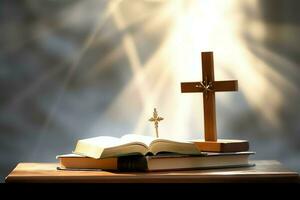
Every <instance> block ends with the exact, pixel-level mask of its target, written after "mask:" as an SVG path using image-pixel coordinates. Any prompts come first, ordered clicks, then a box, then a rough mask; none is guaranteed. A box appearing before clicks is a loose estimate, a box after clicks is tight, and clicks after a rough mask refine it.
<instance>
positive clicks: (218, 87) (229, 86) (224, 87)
mask: <svg viewBox="0 0 300 200" xmlns="http://www.w3.org/2000/svg"><path fill="white" fill-rule="evenodd" d="M213 88H214V91H215V92H227V91H238V81H237V80H233V81H214V82H213ZM198 91H199V90H198Z"/></svg>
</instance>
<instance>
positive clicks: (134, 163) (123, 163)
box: [118, 155, 148, 172]
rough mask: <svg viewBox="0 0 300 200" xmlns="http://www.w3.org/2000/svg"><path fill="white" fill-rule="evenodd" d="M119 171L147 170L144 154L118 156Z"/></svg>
mask: <svg viewBox="0 0 300 200" xmlns="http://www.w3.org/2000/svg"><path fill="white" fill-rule="evenodd" d="M118 170H119V171H127V172H128V171H147V170H148V165H147V159H146V157H145V156H140V155H136V156H123V157H119V158H118Z"/></svg>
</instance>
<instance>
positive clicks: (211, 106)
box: [181, 52, 248, 152]
mask: <svg viewBox="0 0 300 200" xmlns="http://www.w3.org/2000/svg"><path fill="white" fill-rule="evenodd" d="M201 56H202V81H198V82H184V83H181V92H182V93H191V92H196V93H200V92H201V93H203V108H204V131H205V132H204V134H205V141H206V142H201V143H199V144H201V145H200V146H201V149H202V150H207V151H217V152H220V151H223V152H224V151H238V150H240V148H236V147H240V146H241V145H240V143H241V142H243V143H245V142H246V143H247V144H248V142H247V141H240V140H239V141H236V140H230V141H229V140H222V141H221V140H220V141H218V139H217V122H216V103H215V92H227V91H237V90H238V81H237V80H230V81H215V76H214V60H213V52H202V54H201ZM226 144H227V147H226V148H225V149H224V145H226ZM229 144H230V145H229ZM232 144H234V145H232ZM237 144H239V145H237ZM207 145H208V146H209V147H207ZM213 146H214V147H213ZM233 147H234V148H233ZM243 147H244V148H243V149H246V146H245V145H244V146H243ZM247 148H248V147H247Z"/></svg>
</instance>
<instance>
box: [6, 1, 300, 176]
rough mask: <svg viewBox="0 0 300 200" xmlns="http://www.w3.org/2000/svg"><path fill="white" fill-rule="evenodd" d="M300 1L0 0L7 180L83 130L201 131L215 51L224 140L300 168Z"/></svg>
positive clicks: (66, 146) (50, 157) (189, 134)
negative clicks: (189, 85) (204, 66)
mask: <svg viewBox="0 0 300 200" xmlns="http://www.w3.org/2000/svg"><path fill="white" fill-rule="evenodd" d="M299 8H300V2H299V1H296V0H286V1H281V0H261V1H237V0H234V1H222V2H220V1H204V0H200V1H196V0H195V1H194V0H187V1H180V0H174V1H172V0H161V1H159V0H145V1H134V0H124V1H119V0H117V1H104V0H21V1H20V0H0V30H1V31H0V91H1V95H0V180H1V181H4V178H5V176H7V174H8V173H9V172H10V171H11V170H12V169H13V168H14V167H15V166H16V164H17V163H18V162H55V156H56V155H58V154H63V153H70V152H71V151H72V150H73V149H74V146H75V144H76V141H77V140H78V139H80V138H87V137H93V136H100V135H111V136H116V137H119V136H121V135H123V134H128V133H139V134H143V135H151V134H153V127H152V125H151V124H149V123H148V122H147V120H148V118H149V117H150V116H151V114H152V111H153V108H154V107H157V108H158V111H159V113H160V114H161V115H162V116H163V117H165V120H164V121H163V122H162V123H161V134H162V135H163V136H165V137H175V138H179V137H180V138H186V139H195V138H203V110H202V95H201V94H180V82H182V81H198V80H200V78H201V77H202V75H201V68H200V52H201V51H206V50H209V51H214V57H215V73H216V79H218V80H223V79H238V80H239V92H238V93H220V94H217V116H218V118H217V120H218V133H219V137H220V138H234V139H248V140H249V141H250V147H251V150H252V151H255V152H256V155H255V156H254V157H253V159H276V160H279V161H281V162H282V163H284V164H285V165H286V166H287V167H289V168H291V169H294V170H296V171H300V155H299V153H300V123H299V122H300V121H299V119H300V114H299V113H300V105H299V98H300V93H299V89H300V68H299V64H300V46H299V44H300V37H299V35H300V14H299V11H298V9H299Z"/></svg>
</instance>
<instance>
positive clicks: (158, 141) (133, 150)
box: [74, 134, 201, 159]
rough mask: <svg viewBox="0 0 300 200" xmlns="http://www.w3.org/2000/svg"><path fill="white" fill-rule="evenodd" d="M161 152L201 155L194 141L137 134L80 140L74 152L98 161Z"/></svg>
mask: <svg viewBox="0 0 300 200" xmlns="http://www.w3.org/2000/svg"><path fill="white" fill-rule="evenodd" d="M160 152H171V153H178V154H188V155H197V154H201V152H200V150H198V149H197V147H196V146H195V145H194V143H193V142H192V141H181V140H178V141H177V140H176V141H175V140H169V139H163V138H154V137H150V136H143V135H136V134H128V135H124V136H122V137H121V138H116V137H110V136H99V137H94V138H88V139H83V140H79V141H78V142H77V144H76V147H75V150H74V153H75V154H79V155H83V156H88V157H91V158H96V159H98V158H107V157H119V156H125V155H135V154H142V155H146V154H153V155H156V154H157V153H160Z"/></svg>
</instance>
